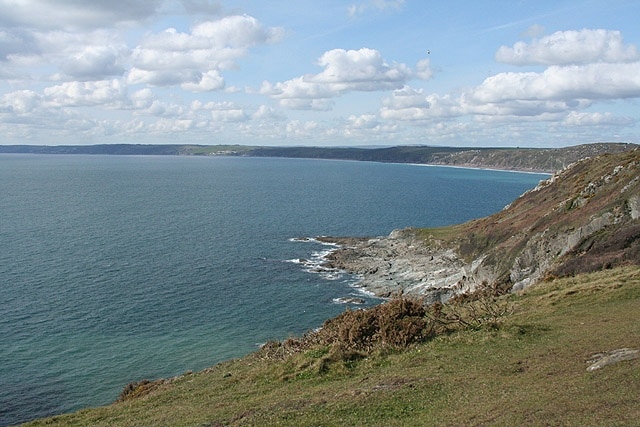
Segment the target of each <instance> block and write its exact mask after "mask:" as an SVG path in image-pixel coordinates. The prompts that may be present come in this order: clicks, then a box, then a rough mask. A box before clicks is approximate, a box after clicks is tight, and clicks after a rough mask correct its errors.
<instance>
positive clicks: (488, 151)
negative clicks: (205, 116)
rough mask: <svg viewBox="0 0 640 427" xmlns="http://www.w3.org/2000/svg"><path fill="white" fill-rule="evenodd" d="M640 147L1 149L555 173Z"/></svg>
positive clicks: (8, 149) (9, 149)
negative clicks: (597, 157) (278, 159)
mask: <svg viewBox="0 0 640 427" xmlns="http://www.w3.org/2000/svg"><path fill="white" fill-rule="evenodd" d="M635 147H640V146H638V145H637V144H631V143H616V142H602V143H600V142H599V143H592V144H582V145H576V146H571V147H565V148H489V147H482V148H476V147H436V146H427V145H424V146H395V147H388V148H345V147H256V146H243V145H189V144H167V145H164V144H148V145H146V144H99V145H58V146H54V145H52V146H49V145H0V154H3V153H20V154H89V155H163V156H244V157H285V158H307V159H331V160H355V161H369V162H382V163H403V164H404V163H410V164H416V165H429V166H453V167H463V168H470V169H489V170H502V171H518V172H533V173H553V172H556V171H558V170H560V169H563V168H565V167H566V166H568V165H569V164H571V163H574V162H576V161H578V160H581V159H584V158H586V157H592V156H597V155H600V154H604V153H610V154H614V153H619V152H622V151H627V150H629V149H632V148H635Z"/></svg>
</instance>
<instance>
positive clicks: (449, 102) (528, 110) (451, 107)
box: [380, 30, 640, 126]
mask: <svg viewBox="0 0 640 427" xmlns="http://www.w3.org/2000/svg"><path fill="white" fill-rule="evenodd" d="M497 57H498V59H500V60H503V61H504V62H509V63H513V64H516V65H524V64H536V65H540V64H551V65H548V66H547V67H546V68H545V69H544V70H543V71H542V72H534V71H529V72H503V73H498V74H495V75H492V76H490V77H488V78H486V79H485V80H484V81H482V82H481V83H480V84H478V85H477V86H475V87H471V88H469V89H466V90H464V91H462V92H461V93H458V94H454V93H451V94H445V95H439V94H426V93H424V91H423V90H422V89H413V88H411V87H409V86H405V87H403V88H401V89H397V90H395V91H393V93H392V94H391V96H389V97H387V98H385V99H383V102H382V108H381V110H380V116H381V117H382V118H384V119H387V120H397V121H411V122H415V123H424V124H427V123H429V124H433V123H437V122H438V121H441V120H452V119H461V118H464V117H468V118H473V119H475V120H477V121H481V122H485V123H487V122H493V123H495V122H508V121H513V120H517V121H519V122H522V121H531V122H535V121H561V122H563V123H564V124H566V125H567V126H596V125H611V126H629V125H631V124H632V123H633V122H632V121H630V120H629V119H628V118H620V117H616V116H615V115H613V114H610V113H599V112H591V113H586V112H584V110H586V109H587V108H590V107H592V106H593V105H594V104H596V103H597V102H601V101H606V102H609V101H615V100H621V99H633V98H638V97H640V61H638V53H637V51H636V48H635V47H634V46H630V45H625V44H624V43H623V41H622V36H621V35H620V33H619V32H617V31H605V30H581V31H562V32H557V33H554V34H553V35H551V36H548V37H544V38H541V39H539V40H534V41H533V42H532V43H531V44H527V43H524V42H521V43H516V44H515V45H514V47H513V48H506V47H504V46H503V47H502V48H501V49H500V50H499V51H498V54H497Z"/></svg>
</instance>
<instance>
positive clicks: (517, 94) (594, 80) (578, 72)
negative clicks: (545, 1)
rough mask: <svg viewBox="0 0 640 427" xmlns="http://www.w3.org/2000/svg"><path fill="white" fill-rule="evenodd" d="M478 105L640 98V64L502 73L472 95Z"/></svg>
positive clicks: (554, 67) (483, 84)
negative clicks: (521, 101) (525, 101)
mask: <svg viewBox="0 0 640 427" xmlns="http://www.w3.org/2000/svg"><path fill="white" fill-rule="evenodd" d="M469 96H470V98H471V99H472V100H473V102H475V103H496V102H507V101H515V100H579V99H620V98H631V97H638V96H640V62H634V63H624V64H610V63H594V64H587V65H572V66H566V67H559V66H552V67H549V68H547V69H546V70H545V71H544V72H542V73H534V72H528V73H500V74H496V75H495V76H492V77H489V78H487V79H486V80H485V81H484V82H483V83H482V84H481V85H480V86H478V87H477V88H475V89H474V90H473V91H471V93H470V94H469Z"/></svg>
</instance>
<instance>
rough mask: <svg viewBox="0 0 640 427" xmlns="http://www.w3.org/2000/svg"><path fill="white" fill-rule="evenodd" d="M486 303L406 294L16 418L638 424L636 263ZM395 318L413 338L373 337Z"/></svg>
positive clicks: (62, 421) (62, 422)
mask: <svg viewBox="0 0 640 427" xmlns="http://www.w3.org/2000/svg"><path fill="white" fill-rule="evenodd" d="M486 302H488V303H489V304H497V305H496V306H497V307H503V308H504V309H505V310H502V309H500V311H499V315H498V316H497V317H493V316H489V317H486V318H484V320H482V319H479V320H480V321H479V322H475V321H473V319H474V316H477V315H481V314H482V313H485V314H486V312H485V311H483V309H481V307H480V306H478V307H476V308H475V309H472V308H470V307H469V306H468V305H467V304H469V303H470V302H466V301H461V302H460V303H459V304H460V305H459V306H458V307H455V308H452V307H448V308H444V307H441V308H443V309H444V310H445V311H446V312H445V313H442V314H437V311H436V312H434V311H432V310H425V311H423V310H424V308H422V306H421V305H417V306H416V305H415V304H414V303H412V302H408V301H405V302H396V301H394V302H393V303H392V304H393V307H392V308H385V309H381V308H380V309H377V310H378V311H376V312H366V311H353V312H346V313H345V314H344V315H341V316H339V317H338V318H336V319H332V320H330V321H329V322H328V324H326V325H325V328H327V331H326V332H324V333H321V334H320V336H313V335H315V334H316V333H315V332H311V333H310V336H309V337H306V338H305V337H302V338H291V339H289V340H286V341H283V342H276V341H274V342H272V343H269V344H267V345H266V346H265V347H264V348H262V349H261V350H260V351H258V352H256V353H254V354H250V355H248V356H246V357H244V358H242V359H238V360H232V361H228V362H225V363H221V364H218V365H216V366H214V367H212V368H210V369H207V370H205V371H202V372H197V373H186V374H184V375H181V376H179V377H176V378H172V379H168V380H157V381H147V382H141V383H136V384H132V385H130V386H129V387H127V388H126V389H125V390H124V392H123V395H122V396H121V399H120V401H118V402H116V403H114V404H112V405H108V406H105V407H100V408H93V409H86V410H81V411H79V412H76V413H74V414H68V415H61V416H56V417H52V418H48V419H44V420H38V421H35V422H32V423H30V424H28V425H30V426H32V427H35V426H116V425H117V426H250V425H255V426H257V425H261V426H270V425H283V426H300V425H308V426H313V425H317V426H343V425H372V426H373V425H378V426H406V425H452V426H453V425H456V426H466V425H565V426H583V425H618V426H626V425H628V426H632V425H637V420H638V419H640V406H638V402H637V396H638V395H640V359H638V358H637V356H638V355H639V354H640V352H638V351H637V350H638V346H639V344H638V339H637V337H638V336H640V322H638V313H640V271H639V270H638V269H637V268H635V267H620V268H615V269H611V270H607V271H601V272H596V273H590V274H581V275H577V276H575V277H567V278H563V279H549V281H546V282H542V283H540V284H539V285H536V286H534V287H531V288H529V289H527V290H526V291H523V292H518V293H514V294H509V295H505V296H502V297H498V298H496V299H495V301H494V300H493V299H490V300H486ZM476 304H477V301H476ZM385 305H386V304H385ZM381 307H384V305H383V306H381ZM388 307H389V306H388ZM447 310H448V311H447ZM399 313H403V316H400V317H399V318H398V319H394V317H395V314H399ZM474 313H476V314H474ZM437 316H441V317H444V319H441V321H438V320H436V319H437V318H438V317H437ZM458 318H459V320H456V319H458ZM365 319H366V320H367V321H364V322H363V320H365ZM403 319H404V320H403ZM446 319H449V320H446ZM469 321H471V322H469ZM467 323H468V324H467ZM371 325H375V326H371ZM400 325H404V326H406V327H407V329H403V330H402V332H401V336H405V337H411V339H407V340H404V339H403V340H400V341H398V340H395V339H392V340H391V342H385V338H384V337H385V336H387V335H386V334H387V333H389V332H391V331H394V329H395V327H397V326H400ZM411 331H419V333H411ZM394 336H395V335H394ZM616 355H619V356H618V358H617V359H616V358H615V357H614V356H616ZM611 360H613V361H616V360H617V361H618V363H614V364H607V363H605V362H606V361H611Z"/></svg>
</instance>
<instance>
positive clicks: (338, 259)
mask: <svg viewBox="0 0 640 427" xmlns="http://www.w3.org/2000/svg"><path fill="white" fill-rule="evenodd" d="M639 218H640V150H638V149H634V150H630V151H627V152H623V153H617V154H605V155H600V156H597V157H592V158H589V159H586V160H581V161H578V162H576V163H574V164H571V165H570V166H568V167H566V168H565V169H563V170H562V171H560V172H558V173H557V174H555V175H553V176H552V177H551V178H549V179H548V180H546V181H543V182H541V183H540V184H539V185H538V186H537V187H536V188H535V189H533V190H531V191H528V192H527V193H525V194H523V195H522V196H520V197H519V198H518V199H516V200H515V201H514V202H513V203H511V204H510V205H509V206H507V207H506V208H505V209H503V210H502V211H501V212H498V213H496V214H494V215H491V216H489V217H486V218H482V219H479V220H475V221H471V222H468V223H465V224H461V225H457V226H453V227H446V228H441V229H407V230H399V231H395V232H393V233H392V234H391V235H390V236H388V237H386V238H380V239H370V240H358V241H356V240H353V241H350V242H343V243H345V246H344V247H343V248H342V249H341V250H339V251H337V252H335V253H334V254H332V255H331V257H330V259H329V260H328V266H330V267H333V268H339V269H344V270H347V271H351V272H354V273H356V274H359V275H360V276H361V277H362V282H361V285H362V286H363V287H364V288H366V289H367V290H369V291H371V292H374V293H375V294H377V295H380V296H389V295H391V294H394V293H403V294H410V295H416V296H421V297H425V298H426V299H427V301H428V302H435V301H445V300H447V299H448V298H450V297H451V296H452V295H455V294H457V293H460V292H464V291H468V290H473V289H474V288H475V287H476V286H477V285H478V284H480V283H482V282H488V283H491V284H494V285H498V286H500V287H502V288H503V289H505V290H507V289H514V290H517V289H522V288H525V287H527V286H529V285H531V284H533V283H535V282H537V281H538V280H540V279H542V278H544V277H545V276H548V275H553V276H566V275H573V274H577V273H581V272H589V271H596V270H601V269H606V268H611V267H614V266H617V265H625V264H632V265H640V219H639Z"/></svg>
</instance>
